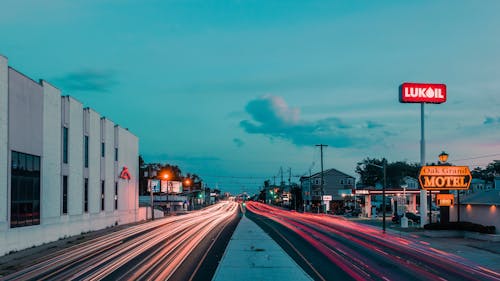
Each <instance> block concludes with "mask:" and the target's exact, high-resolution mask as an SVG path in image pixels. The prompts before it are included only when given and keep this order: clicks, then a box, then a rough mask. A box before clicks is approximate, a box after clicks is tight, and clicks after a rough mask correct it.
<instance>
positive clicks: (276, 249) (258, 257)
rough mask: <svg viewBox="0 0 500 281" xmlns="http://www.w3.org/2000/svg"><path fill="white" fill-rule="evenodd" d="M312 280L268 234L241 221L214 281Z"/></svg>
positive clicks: (244, 220)
mask: <svg viewBox="0 0 500 281" xmlns="http://www.w3.org/2000/svg"><path fill="white" fill-rule="evenodd" d="M236 279H237V280H240V281H245V280H248V281H250V280H251V281H258V280H287V281H294V280H297V281H299V280H312V278H311V277H310V276H309V275H307V274H306V273H305V272H304V271H303V270H302V268H300V266H299V265H297V264H296V263H295V261H293V260H292V258H291V257H290V256H289V255H288V254H287V253H285V251H284V250H283V249H282V248H281V247H280V246H279V245H278V244H277V243H276V242H274V240H273V239H271V237H269V235H267V233H265V232H264V231H263V230H262V229H261V228H260V227H259V226H257V225H256V224H255V223H254V222H253V221H251V220H250V219H248V218H247V217H246V216H243V217H242V218H241V221H240V223H239V224H238V227H237V228H236V230H235V231H234V234H233V236H232V237H231V241H229V244H228V246H227V248H226V251H225V253H224V256H223V257H222V260H221V262H220V264H219V267H218V268H217V271H216V272H215V275H214V278H213V279H212V280H213V281H229V280H236Z"/></svg>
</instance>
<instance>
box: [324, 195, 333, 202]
mask: <svg viewBox="0 0 500 281" xmlns="http://www.w3.org/2000/svg"><path fill="white" fill-rule="evenodd" d="M323 201H332V196H331V195H323Z"/></svg>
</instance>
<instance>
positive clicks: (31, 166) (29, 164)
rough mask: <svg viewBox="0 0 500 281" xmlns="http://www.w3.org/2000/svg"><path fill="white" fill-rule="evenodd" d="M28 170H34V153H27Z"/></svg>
mask: <svg viewBox="0 0 500 281" xmlns="http://www.w3.org/2000/svg"><path fill="white" fill-rule="evenodd" d="M26 170H28V172H32V171H33V155H26Z"/></svg>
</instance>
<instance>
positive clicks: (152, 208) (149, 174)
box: [148, 166, 155, 220]
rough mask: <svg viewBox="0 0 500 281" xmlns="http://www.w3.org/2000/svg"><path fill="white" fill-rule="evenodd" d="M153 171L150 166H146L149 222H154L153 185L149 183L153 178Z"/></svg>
mask: <svg viewBox="0 0 500 281" xmlns="http://www.w3.org/2000/svg"><path fill="white" fill-rule="evenodd" d="M152 173H153V171H152V169H151V166H148V179H149V181H148V184H149V195H150V199H151V202H150V203H151V220H155V208H154V199H153V183H152V182H151V179H152V178H153V177H152V176H151V175H152Z"/></svg>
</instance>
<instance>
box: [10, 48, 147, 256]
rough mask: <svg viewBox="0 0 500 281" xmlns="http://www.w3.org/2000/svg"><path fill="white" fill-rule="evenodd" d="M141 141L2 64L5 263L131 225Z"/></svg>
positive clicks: (135, 210)
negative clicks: (10, 256)
mask: <svg viewBox="0 0 500 281" xmlns="http://www.w3.org/2000/svg"><path fill="white" fill-rule="evenodd" d="M138 149H139V141H138V138H137V137H136V136H135V135H133V134H132V133H130V132H129V131H128V130H127V129H124V128H122V127H120V126H118V125H116V124H115V123H113V122H112V121H111V120H109V119H107V118H105V117H102V116H101V115H99V113H97V112H95V111H94V110H92V109H90V108H83V105H82V104H81V103H80V102H78V101H77V100H75V99H74V98H71V97H69V96H61V92H60V90H58V89H57V88H55V87H54V86H52V85H50V84H49V83H47V82H46V81H43V80H42V81H40V82H36V81H34V80H32V79H30V78H29V77H27V76H25V75H23V74H21V73H20V72H18V71H16V70H15V69H13V68H11V67H9V66H8V60H7V58H5V57H3V56H0V179H1V180H0V237H2V238H1V239H0V255H3V254H5V253H8V252H9V251H13V250H20V249H24V248H27V247H31V246H34V245H40V244H42V243H46V242H50V241H54V240H57V239H59V238H62V237H66V236H71V235H76V234H80V233H82V232H88V231H92V230H97V229H102V228H105V227H109V226H113V225H116V224H123V223H129V222H134V221H137V220H138V219H139V212H138V201H139V200H138V194H137V191H138V154H139V153H138Z"/></svg>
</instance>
